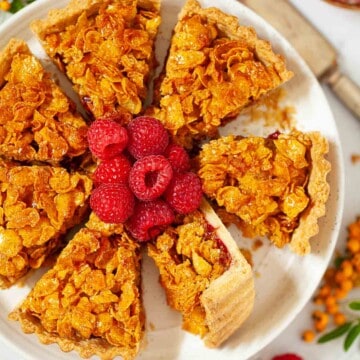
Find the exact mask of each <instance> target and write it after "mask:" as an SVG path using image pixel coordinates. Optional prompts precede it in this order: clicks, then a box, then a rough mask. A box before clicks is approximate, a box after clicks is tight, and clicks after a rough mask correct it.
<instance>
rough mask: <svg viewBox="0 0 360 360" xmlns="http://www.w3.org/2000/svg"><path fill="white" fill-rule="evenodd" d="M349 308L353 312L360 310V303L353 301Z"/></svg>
mask: <svg viewBox="0 0 360 360" xmlns="http://www.w3.org/2000/svg"><path fill="white" fill-rule="evenodd" d="M348 307H349V308H350V309H351V310H357V311H358V310H360V301H352V302H351V303H349V304H348Z"/></svg>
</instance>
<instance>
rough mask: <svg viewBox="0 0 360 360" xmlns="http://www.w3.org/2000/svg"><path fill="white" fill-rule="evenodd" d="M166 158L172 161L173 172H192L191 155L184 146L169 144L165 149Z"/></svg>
mask: <svg viewBox="0 0 360 360" xmlns="http://www.w3.org/2000/svg"><path fill="white" fill-rule="evenodd" d="M164 156H165V157H166V158H167V159H168V160H169V161H170V164H171V166H172V168H173V170H175V171H189V170H190V158H189V154H188V153H187V151H186V150H185V149H184V148H183V147H182V146H180V145H177V144H173V143H171V144H169V145H168V147H167V148H166V149H165V152H164Z"/></svg>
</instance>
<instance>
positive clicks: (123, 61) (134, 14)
mask: <svg viewBox="0 0 360 360" xmlns="http://www.w3.org/2000/svg"><path fill="white" fill-rule="evenodd" d="M159 8H160V1H159V0H105V1H103V0H81V1H80V0H72V1H70V2H69V4H68V5H67V6H66V7H65V8H63V9H54V10H51V11H50V12H49V14H48V17H47V18H46V19H43V20H36V21H35V22H33V23H32V25H31V27H32V29H33V31H34V32H35V33H36V35H37V36H38V37H39V39H40V40H41V42H42V44H43V46H44V48H45V50H46V52H47V54H48V55H49V56H50V58H51V59H52V60H53V61H54V62H55V63H56V64H57V65H58V67H59V68H60V70H61V71H63V72H64V73H65V74H66V75H67V77H68V78H69V79H70V80H71V81H72V83H73V85H74V89H75V91H76V92H77V93H78V94H79V96H80V100H81V101H82V103H83V104H84V106H85V108H86V109H87V110H88V111H89V112H90V113H91V114H92V115H93V117H94V118H97V117H100V116H103V115H105V114H109V113H110V114H111V113H114V112H116V113H120V114H124V120H126V119H129V115H130V116H131V115H135V114H138V113H139V112H140V111H141V110H142V105H143V101H144V100H145V97H146V92H147V91H146V88H147V82H148V79H149V76H150V74H151V72H152V70H153V69H154V67H155V64H156V61H155V55H154V41H155V37H156V34H157V30H158V26H159V24H160V15H159Z"/></svg>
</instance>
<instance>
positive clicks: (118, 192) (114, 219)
mask: <svg viewBox="0 0 360 360" xmlns="http://www.w3.org/2000/svg"><path fill="white" fill-rule="evenodd" d="M134 205H135V198H134V195H133V193H132V192H131V191H130V189H129V188H128V187H127V186H126V185H123V184H101V185H100V186H99V187H98V188H96V189H95V190H93V192H92V194H91V197H90V207H91V209H92V210H93V211H94V213H95V214H96V215H97V216H98V217H99V218H100V219H101V220H102V221H104V222H106V223H113V224H119V223H123V222H125V221H126V220H127V219H128V218H129V217H130V216H131V215H132V214H133V211H134Z"/></svg>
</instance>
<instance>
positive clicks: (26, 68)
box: [0, 39, 87, 164]
mask: <svg viewBox="0 0 360 360" xmlns="http://www.w3.org/2000/svg"><path fill="white" fill-rule="evenodd" d="M86 133H87V125H86V123H85V121H84V119H83V118H82V117H81V116H80V115H79V114H78V113H77V112H76V109H75V105H74V104H73V102H72V101H71V100H70V99H69V98H68V97H67V96H66V95H65V94H64V93H63V92H62V90H61V89H60V88H59V87H58V86H57V85H56V84H55V82H54V81H53V80H51V78H50V74H49V73H47V72H46V71H45V70H44V69H43V67H42V65H41V64H40V62H39V61H38V60H37V59H36V58H35V57H34V56H33V55H32V54H31V53H30V51H29V49H28V47H27V45H26V43H25V42H24V41H22V40H17V39H13V40H11V41H10V42H9V43H8V45H7V46H6V47H5V48H4V50H3V51H2V52H1V53H0V155H1V156H4V157H6V158H7V159H14V160H19V161H34V160H38V161H45V162H48V163H52V164H58V163H59V162H60V161H62V160H68V159H71V158H73V157H76V156H80V155H82V154H84V153H85V151H86V149H87V142H86Z"/></svg>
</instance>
